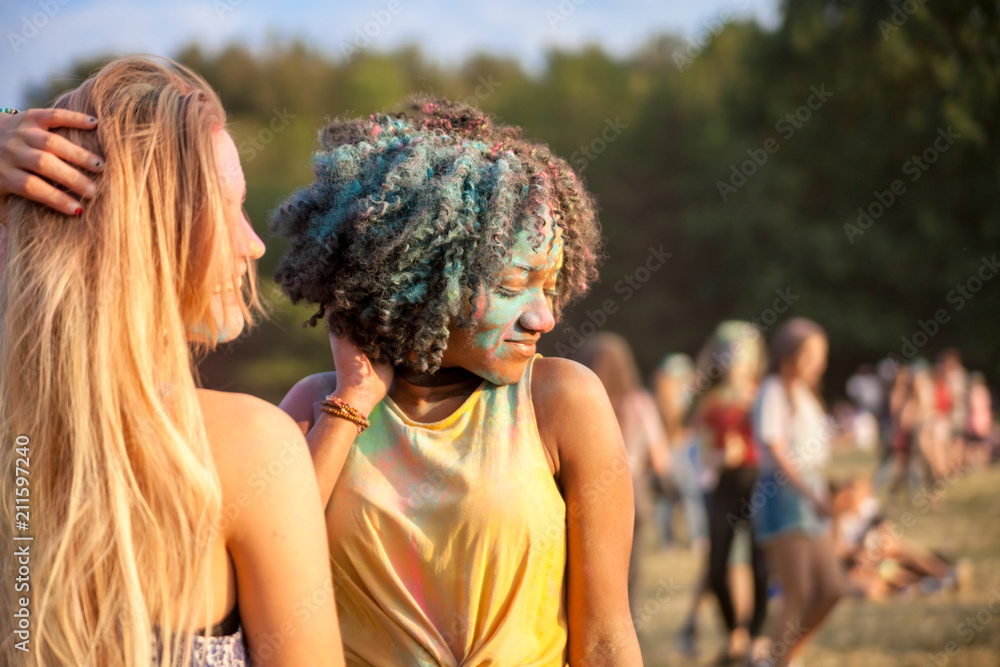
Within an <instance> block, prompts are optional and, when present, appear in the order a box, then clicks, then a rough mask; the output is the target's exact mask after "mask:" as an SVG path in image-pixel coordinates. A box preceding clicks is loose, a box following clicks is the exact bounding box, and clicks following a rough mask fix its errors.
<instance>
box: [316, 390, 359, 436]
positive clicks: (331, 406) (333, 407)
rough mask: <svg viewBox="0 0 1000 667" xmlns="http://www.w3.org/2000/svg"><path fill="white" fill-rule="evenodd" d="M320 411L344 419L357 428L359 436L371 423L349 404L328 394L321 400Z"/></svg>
mask: <svg viewBox="0 0 1000 667" xmlns="http://www.w3.org/2000/svg"><path fill="white" fill-rule="evenodd" d="M320 409H321V410H322V411H323V412H325V413H327V414H328V415H333V416H334V417H340V418H341V419H346V420H347V421H349V422H351V423H352V424H354V425H355V426H357V427H358V433H359V434H360V433H361V432H362V431H364V430H365V429H366V428H368V427H369V426H371V422H369V421H368V418H367V417H365V416H364V415H363V414H361V412H360V411H359V410H358V409H357V408H355V407H354V406H352V405H351V404H349V403H348V402H347V401H344V400H342V399H340V398H338V397H337V396H334V395H333V394H330V395H329V396H327V397H326V398H324V399H323V402H322V403H321V404H320Z"/></svg>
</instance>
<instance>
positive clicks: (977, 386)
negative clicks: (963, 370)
mask: <svg viewBox="0 0 1000 667" xmlns="http://www.w3.org/2000/svg"><path fill="white" fill-rule="evenodd" d="M968 403H969V406H968V417H967V421H966V426H965V465H966V466H972V467H975V468H982V467H984V466H986V465H988V464H989V462H990V460H991V458H992V449H993V445H994V443H993V406H992V404H991V397H990V389H989V387H988V386H987V385H986V377H985V376H984V375H983V374H982V373H980V372H978V371H977V372H975V373H971V374H970V375H969V399H968Z"/></svg>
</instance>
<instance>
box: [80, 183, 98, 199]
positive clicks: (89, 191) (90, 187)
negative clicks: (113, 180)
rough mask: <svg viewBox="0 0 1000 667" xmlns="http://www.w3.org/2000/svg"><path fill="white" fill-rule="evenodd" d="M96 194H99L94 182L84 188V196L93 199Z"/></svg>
mask: <svg viewBox="0 0 1000 667" xmlns="http://www.w3.org/2000/svg"><path fill="white" fill-rule="evenodd" d="M96 194H97V187H96V186H94V185H93V184H90V185H88V186H87V189H86V190H84V192H83V196H84V197H86V198H87V199H93V198H94V195H96Z"/></svg>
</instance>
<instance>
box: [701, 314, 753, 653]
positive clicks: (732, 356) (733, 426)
mask: <svg viewBox="0 0 1000 667" xmlns="http://www.w3.org/2000/svg"><path fill="white" fill-rule="evenodd" d="M764 363H765V352H764V343H763V336H762V335H761V333H760V330H759V329H757V328H756V327H755V326H753V325H752V324H750V323H749V322H741V321H735V320H734V321H726V322H723V323H721V324H720V325H719V326H718V327H717V328H716V330H715V332H714V333H713V335H712V336H711V338H709V340H708V342H707V343H706V344H705V346H704V348H703V349H702V351H701V353H700V354H699V355H698V368H699V369H700V372H701V373H702V374H704V375H705V376H707V377H708V378H710V379H711V385H710V386H709V387H708V388H707V389H705V391H704V393H703V394H702V395H701V396H700V397H699V398H698V399H697V401H696V403H695V407H694V413H693V416H692V427H693V428H695V429H697V430H698V431H699V432H700V434H701V441H702V443H703V449H704V459H703V461H704V465H705V466H706V467H708V468H710V469H711V470H713V471H714V473H715V474H714V477H715V478H716V479H717V482H716V485H715V488H714V489H712V491H711V493H710V494H709V501H708V521H709V536H710V547H709V559H708V562H709V568H708V571H709V583H710V586H711V589H712V592H713V593H714V594H715V597H716V599H717V600H718V602H719V610H720V611H721V613H722V618H723V621H724V622H725V626H726V630H727V633H728V636H727V640H728V642H727V646H726V648H725V649H724V651H723V652H722V655H721V657H720V659H719V660H718V662H717V664H743V663H745V662H746V660H747V659H748V657H749V653H750V649H751V644H752V642H753V641H754V640H755V639H756V638H757V637H759V636H760V634H761V630H762V629H763V626H764V619H765V617H766V615H767V569H766V567H765V563H764V554H763V552H762V550H761V548H760V546H759V545H757V544H756V543H755V541H754V540H753V524H752V522H750V521H749V519H748V517H747V516H746V512H745V508H746V507H749V506H750V499H751V496H752V495H753V492H754V487H755V484H756V482H757V458H758V454H757V448H756V446H755V444H754V439H753V434H752V426H751V422H750V412H751V409H752V407H753V403H754V400H755V398H756V395H757V386H758V383H759V382H760V379H761V375H762V373H763V370H764ZM738 531H739V532H746V531H749V536H748V537H749V539H748V540H746V542H745V544H746V545H747V546H748V547H749V549H750V553H749V554H744V555H742V558H740V559H739V560H742V561H749V565H750V567H751V568H752V583H750V585H749V587H746V586H745V587H744V588H752V591H753V592H752V596H753V597H752V600H753V602H752V616H751V615H750V614H747V613H746V610H745V609H744V610H738V609H737V605H736V603H735V602H734V599H733V598H734V595H733V591H732V589H731V586H730V576H731V568H730V562H731V556H732V551H733V543H734V540H735V539H736V537H737V534H738ZM736 571H737V572H739V573H741V574H743V572H742V569H741V568H738V569H736ZM737 577H739V575H737ZM740 612H742V613H740Z"/></svg>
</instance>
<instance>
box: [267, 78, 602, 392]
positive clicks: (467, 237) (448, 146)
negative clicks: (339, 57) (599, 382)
mask: <svg viewBox="0 0 1000 667" xmlns="http://www.w3.org/2000/svg"><path fill="white" fill-rule="evenodd" d="M403 109H404V110H403V111H401V112H396V113H384V114H374V115H372V116H369V117H367V118H347V119H337V120H335V121H334V122H333V123H331V124H330V125H328V126H327V127H325V128H324V129H323V130H321V131H320V137H319V139H320V148H319V150H318V152H317V153H316V155H315V157H314V170H315V175H316V180H315V181H314V182H313V183H312V185H310V186H309V187H306V188H304V189H302V190H299V191H298V192H296V193H295V194H293V195H292V196H291V197H289V198H288V199H287V200H286V201H285V202H283V203H282V204H281V205H280V206H279V207H278V209H277V210H276V211H275V212H274V214H273V215H272V220H271V227H272V230H273V231H275V232H276V233H277V234H279V235H281V236H284V237H286V238H288V239H289V240H290V242H291V243H290V246H289V249H288V252H287V254H286V255H285V256H284V257H283V258H282V260H281V262H280V264H279V265H278V269H277V271H276V273H275V279H276V280H277V282H278V283H279V284H280V285H281V287H282V289H283V290H284V292H285V293H286V294H287V295H288V296H289V297H290V298H291V300H292V301H293V302H294V303H298V302H300V301H306V302H308V303H312V304H317V305H319V307H320V311H319V313H317V314H316V315H314V316H313V318H312V319H311V320H310V321H309V324H311V325H315V324H316V322H317V320H318V319H319V318H320V317H322V316H323V313H324V312H325V310H326V309H327V308H330V315H329V323H330V327H331V329H332V330H333V331H334V332H336V333H337V334H340V335H348V336H350V337H352V338H353V339H354V340H355V341H356V342H357V344H358V345H359V346H360V348H361V349H362V350H363V351H364V352H365V354H367V355H369V356H370V357H372V358H375V359H389V360H390V361H392V362H393V363H394V364H396V365H404V366H407V367H409V368H412V369H414V370H416V371H420V372H434V371H436V370H437V369H438V367H439V366H440V363H441V354H442V352H443V351H444V349H445V346H446V345H447V341H448V334H449V327H450V326H459V327H464V326H470V325H471V324H472V319H471V317H472V312H473V308H472V303H473V301H474V300H475V299H476V298H477V297H478V295H480V294H485V295H486V296H487V298H489V295H490V294H491V291H492V288H493V287H495V286H496V284H497V283H498V281H499V277H500V273H501V271H502V270H503V269H504V267H505V265H506V264H507V261H508V257H509V254H510V248H511V247H512V245H513V243H514V240H515V237H516V236H517V234H518V233H520V232H522V231H527V233H528V235H529V239H530V240H531V242H532V244H533V245H534V246H535V247H536V248H537V247H538V245H539V244H540V243H541V242H542V240H543V233H542V231H543V228H544V226H545V224H546V221H547V217H546V214H548V215H550V216H551V217H552V219H554V220H555V222H556V224H558V226H559V227H561V228H562V241H563V252H564V260H563V266H562V269H561V270H560V272H559V276H558V280H557V293H558V296H556V298H555V301H554V315H555V317H556V318H557V319H558V318H559V316H560V314H561V311H562V309H563V308H564V307H565V305H566V304H568V303H569V302H570V301H572V300H573V299H575V298H577V297H579V296H581V295H582V294H583V293H584V292H586V290H587V289H588V287H589V286H590V284H591V283H592V282H593V280H594V279H595V278H596V276H597V261H598V253H599V245H600V226H599V224H598V221H597V214H596V207H595V203H594V200H593V197H592V196H591V195H590V194H589V193H588V192H587V191H586V189H585V188H584V186H583V184H582V182H581V181H580V179H579V177H578V176H577V175H576V174H575V173H574V172H573V171H572V169H570V167H569V165H568V164H567V163H566V161H565V160H563V159H562V158H559V157H557V156H555V155H553V154H552V152H551V151H550V150H549V148H548V147H547V146H545V145H543V144H539V143H535V142H532V141H529V140H528V139H526V138H525V137H524V135H523V132H522V130H521V129H520V128H518V127H513V126H509V125H503V124H501V123H499V122H497V121H496V120H495V119H493V118H492V117H491V116H489V115H487V114H485V113H483V112H481V111H479V110H478V109H476V108H474V107H471V106H468V105H465V104H460V103H455V102H449V101H446V100H442V99H436V98H430V97H424V96H416V97H411V98H409V99H408V100H407V101H406V102H405V103H404V106H403Z"/></svg>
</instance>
